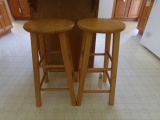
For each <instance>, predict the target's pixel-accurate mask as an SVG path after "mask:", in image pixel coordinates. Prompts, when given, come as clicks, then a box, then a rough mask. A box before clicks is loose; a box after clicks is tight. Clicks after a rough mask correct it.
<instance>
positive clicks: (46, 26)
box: [23, 19, 76, 107]
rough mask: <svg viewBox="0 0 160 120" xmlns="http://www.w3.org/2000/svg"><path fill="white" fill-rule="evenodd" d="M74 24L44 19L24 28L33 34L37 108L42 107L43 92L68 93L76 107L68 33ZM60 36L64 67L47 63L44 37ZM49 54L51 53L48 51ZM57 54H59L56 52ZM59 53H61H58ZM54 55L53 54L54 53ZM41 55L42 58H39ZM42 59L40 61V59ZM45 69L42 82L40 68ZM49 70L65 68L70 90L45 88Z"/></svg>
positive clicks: (32, 44) (60, 20)
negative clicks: (44, 83) (43, 85)
mask: <svg viewBox="0 0 160 120" xmlns="http://www.w3.org/2000/svg"><path fill="white" fill-rule="evenodd" d="M73 26H74V23H73V22H72V21H71V20H67V19H43V20H33V21H29V22H27V23H25V24H24V26H23V28H24V29H25V30H26V31H28V32H30V34H31V46H32V59H33V72H34V81H35V83H34V84H35V94H36V106H37V107H40V106H41V91H66V90H68V91H69V93H70V98H71V103H72V105H73V106H75V105H76V99H75V93H74V86H73V81H74V67H73V63H72V55H71V51H70V46H69V43H68V41H69V38H68V31H69V30H71V29H72V28H73ZM51 34H58V37H59V41H60V47H61V53H62V58H63V63H64V65H51V64H47V63H46V48H45V41H46V40H45V39H44V36H47V35H51ZM47 52H49V51H47ZM55 53H57V52H56V51H55ZM58 53H59V51H58ZM52 54H53V53H52ZM39 55H40V56H39ZM39 58H40V59H39ZM40 67H42V68H43V77H42V80H40V71H39V68H40ZM48 68H53V69H62V68H65V73H66V77H67V82H68V88H43V87H42V84H43V82H44V81H45V82H48Z"/></svg>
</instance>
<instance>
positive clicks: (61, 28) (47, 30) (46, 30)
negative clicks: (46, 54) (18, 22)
mask: <svg viewBox="0 0 160 120" xmlns="http://www.w3.org/2000/svg"><path fill="white" fill-rule="evenodd" d="M73 26H74V23H73V22H72V21H71V20H67V19H40V20H32V22H27V23H25V24H24V29H25V30H26V31H28V32H32V33H37V34H45V35H47V34H54V33H59V32H65V31H68V30H71V29H72V28H73Z"/></svg>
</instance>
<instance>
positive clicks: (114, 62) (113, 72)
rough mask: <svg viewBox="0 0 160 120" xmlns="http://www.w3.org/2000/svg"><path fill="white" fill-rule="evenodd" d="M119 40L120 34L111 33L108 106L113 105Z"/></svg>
mask: <svg viewBox="0 0 160 120" xmlns="http://www.w3.org/2000/svg"><path fill="white" fill-rule="evenodd" d="M119 39H120V33H119V32H116V33H113V47H112V70H111V82H110V90H111V92H110V94H109V104H110V105H114V97H115V87H116V77H117V65H118V53H119Z"/></svg>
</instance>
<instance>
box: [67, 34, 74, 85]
mask: <svg viewBox="0 0 160 120" xmlns="http://www.w3.org/2000/svg"><path fill="white" fill-rule="evenodd" d="M66 38H67V48H68V54H69V60H70V61H71V66H70V67H71V71H72V77H73V80H74V82H76V78H75V74H74V65H73V59H72V54H71V47H70V43H69V38H68V34H67V35H66Z"/></svg>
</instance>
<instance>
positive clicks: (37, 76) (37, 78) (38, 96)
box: [31, 33, 41, 107]
mask: <svg viewBox="0 0 160 120" xmlns="http://www.w3.org/2000/svg"><path fill="white" fill-rule="evenodd" d="M31 47H32V62H33V73H34V85H35V95H36V106H37V107H40V106H41V91H40V73H39V65H38V64H39V62H38V61H39V60H38V39H37V35H36V34H34V33H31Z"/></svg>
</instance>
